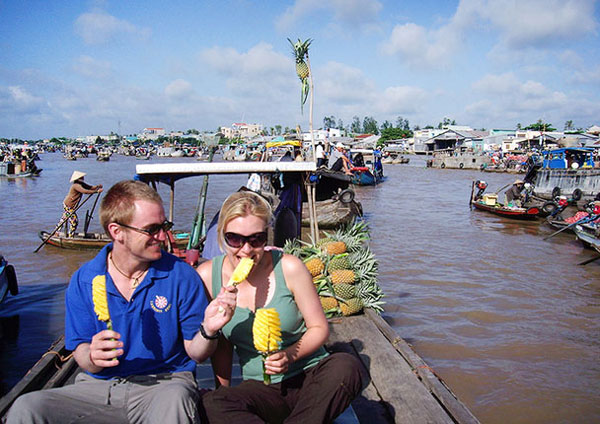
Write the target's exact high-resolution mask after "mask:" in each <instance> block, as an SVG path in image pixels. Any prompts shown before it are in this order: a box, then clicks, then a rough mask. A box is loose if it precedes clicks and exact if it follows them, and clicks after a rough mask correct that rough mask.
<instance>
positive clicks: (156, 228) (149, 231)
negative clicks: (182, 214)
mask: <svg viewBox="0 0 600 424" xmlns="http://www.w3.org/2000/svg"><path fill="white" fill-rule="evenodd" d="M116 224H117V225H120V226H121V227H125V228H129V229H130V230H133V231H137V232H138V233H142V234H146V235H149V236H150V237H154V236H155V235H157V234H158V233H159V232H160V230H163V231H164V232H167V231H169V230H170V229H171V228H173V223H172V222H171V221H167V220H166V219H165V220H164V221H163V223H162V224H153V225H150V226H149V227H148V228H137V227H132V226H131V225H126V224H121V223H119V222H117V223H116Z"/></svg>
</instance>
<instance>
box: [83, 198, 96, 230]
mask: <svg viewBox="0 0 600 424" xmlns="http://www.w3.org/2000/svg"><path fill="white" fill-rule="evenodd" d="M97 194H98V196H96V200H94V206H92V211H91V212H88V211H86V213H85V224H84V225H83V234H87V232H88V228H89V227H90V222H91V221H92V218H93V217H94V209H96V203H98V199H99V198H100V193H97Z"/></svg>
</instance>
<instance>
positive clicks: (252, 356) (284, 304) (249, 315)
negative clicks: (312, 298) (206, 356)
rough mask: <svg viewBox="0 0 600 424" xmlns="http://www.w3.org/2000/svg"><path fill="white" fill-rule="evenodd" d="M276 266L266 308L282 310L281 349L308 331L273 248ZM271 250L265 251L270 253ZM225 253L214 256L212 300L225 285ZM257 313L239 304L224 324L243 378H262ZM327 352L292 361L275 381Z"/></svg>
mask: <svg viewBox="0 0 600 424" xmlns="http://www.w3.org/2000/svg"><path fill="white" fill-rule="evenodd" d="M270 252H271V255H272V258H273V266H274V271H275V293H274V294H273V298H272V299H271V301H270V302H269V303H268V304H266V305H265V306H264V307H265V308H275V309H277V312H278V313H279V319H280V321H281V339H282V346H281V348H282V349H285V348H287V347H288V346H290V345H293V344H294V343H296V342H297V341H298V339H300V337H302V335H303V334H304V332H305V331H306V325H305V324H304V319H303V318H302V314H301V313H300V310H299V309H298V306H297V305H296V302H295V301H294V296H293V295H292V293H291V292H290V290H289V289H288V287H287V285H286V283H285V277H284V276H283V269H282V267H281V258H282V256H283V253H282V252H280V251H277V250H271V251H270ZM267 253H268V252H265V254H267ZM223 259H224V256H217V257H215V258H213V265H212V292H213V299H214V298H215V297H217V295H218V294H219V292H220V291H221V286H222V278H221V276H222V272H221V271H222V269H223ZM254 316H255V314H254V312H252V311H251V310H250V309H248V308H241V307H239V306H238V307H236V308H235V313H234V314H233V317H232V318H231V321H229V322H228V323H227V324H226V325H225V326H224V327H223V335H224V336H225V337H226V338H227V339H228V340H229V341H230V342H231V343H232V344H233V346H234V348H235V352H236V353H237V355H238V357H239V360H240V368H241V369H242V378H243V379H244V380H260V381H262V379H263V369H262V356H261V354H260V353H258V352H257V351H256V349H255V348H254V343H253V341H252V324H253V323H254ZM327 355H328V353H327V352H326V351H325V349H324V348H323V347H322V346H321V347H320V348H319V349H317V351H316V352H314V353H313V354H312V355H309V356H307V357H304V358H302V359H299V360H298V361H296V362H294V363H292V364H291V365H290V366H289V368H288V370H287V372H286V373H285V374H277V375H272V376H271V382H272V383H279V382H281V381H283V380H285V379H288V378H290V377H293V376H295V375H297V374H299V373H301V372H302V371H304V370H307V369H309V368H311V367H313V366H315V365H316V364H317V363H318V362H319V361H320V360H321V359H323V358H324V357H326V356H327Z"/></svg>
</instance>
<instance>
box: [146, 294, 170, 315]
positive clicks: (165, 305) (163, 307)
mask: <svg viewBox="0 0 600 424" xmlns="http://www.w3.org/2000/svg"><path fill="white" fill-rule="evenodd" d="M150 306H151V307H152V309H153V310H154V312H160V313H162V312H167V311H168V310H169V309H171V304H170V303H169V301H168V300H167V298H166V297H164V296H159V295H156V297H155V298H154V300H151V301H150Z"/></svg>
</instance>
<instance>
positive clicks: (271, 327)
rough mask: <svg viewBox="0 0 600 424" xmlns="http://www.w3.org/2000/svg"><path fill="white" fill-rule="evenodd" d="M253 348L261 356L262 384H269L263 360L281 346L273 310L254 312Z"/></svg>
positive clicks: (277, 317)
mask: <svg viewBox="0 0 600 424" xmlns="http://www.w3.org/2000/svg"><path fill="white" fill-rule="evenodd" d="M252 337H253V341H254V348H255V349H256V350H257V351H258V352H260V353H261V354H262V356H263V382H264V383H265V384H271V376H270V375H269V374H266V373H265V368H264V366H265V363H264V359H265V358H266V357H267V356H269V355H270V354H271V353H274V352H277V351H278V350H279V348H280V345H281V322H280V321H279V314H278V313H277V309H275V308H261V309H257V310H256V315H255V317H254V323H253V324H252Z"/></svg>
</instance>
